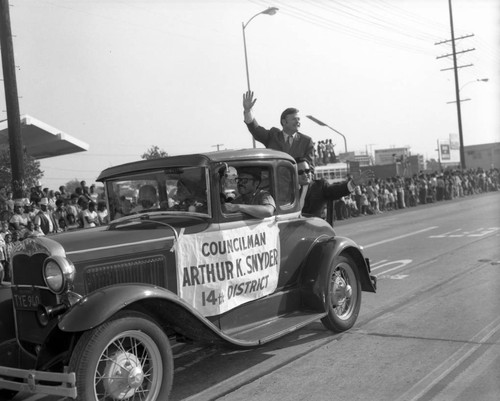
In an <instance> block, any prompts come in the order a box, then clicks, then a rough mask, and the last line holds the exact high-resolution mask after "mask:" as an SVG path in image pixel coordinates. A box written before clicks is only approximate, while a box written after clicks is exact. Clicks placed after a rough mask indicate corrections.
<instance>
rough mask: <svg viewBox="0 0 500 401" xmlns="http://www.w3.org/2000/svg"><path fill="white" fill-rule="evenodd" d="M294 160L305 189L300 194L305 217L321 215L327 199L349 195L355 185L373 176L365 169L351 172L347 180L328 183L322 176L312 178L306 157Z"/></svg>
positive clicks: (365, 181)
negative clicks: (359, 171) (316, 178)
mask: <svg viewBox="0 0 500 401" xmlns="http://www.w3.org/2000/svg"><path fill="white" fill-rule="evenodd" d="M296 161H297V172H298V174H299V185H300V186H301V191H304V190H305V191H307V192H306V194H305V196H301V199H304V201H303V202H304V203H303V205H302V215H304V216H306V217H313V216H314V217H321V213H322V212H323V209H324V208H325V206H326V202H327V201H329V200H338V199H340V198H342V197H343V196H346V195H349V194H350V193H351V192H353V191H354V188H356V186H357V185H365V184H366V183H367V182H368V181H369V180H370V179H372V178H373V176H374V173H373V172H372V171H370V170H367V171H363V172H361V173H356V174H353V175H352V177H351V178H350V179H349V180H347V181H344V182H341V183H333V184H330V183H329V182H328V181H326V180H325V179H324V178H321V179H318V180H315V179H313V178H312V174H313V171H312V169H311V167H310V165H309V162H308V161H307V160H306V159H303V158H298V159H296ZM301 195H304V194H301Z"/></svg>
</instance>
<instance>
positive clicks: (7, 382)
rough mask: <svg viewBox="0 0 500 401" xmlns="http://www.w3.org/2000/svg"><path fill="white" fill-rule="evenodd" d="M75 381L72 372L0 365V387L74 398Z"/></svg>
mask: <svg viewBox="0 0 500 401" xmlns="http://www.w3.org/2000/svg"><path fill="white" fill-rule="evenodd" d="M40 382H43V384H40ZM75 383H76V377H75V373H74V372H71V373H66V372H65V373H55V372H42V371H38V370H26V369H17V368H8V367H4V366H0V388H2V389H7V390H14V391H26V392H29V393H37V394H47V395H58V396H62V397H70V398H76V386H75Z"/></svg>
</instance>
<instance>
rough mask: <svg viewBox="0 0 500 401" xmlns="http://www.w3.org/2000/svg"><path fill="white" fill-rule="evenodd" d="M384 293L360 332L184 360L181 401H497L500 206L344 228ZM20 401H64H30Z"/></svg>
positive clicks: (176, 396) (317, 327)
mask: <svg viewBox="0 0 500 401" xmlns="http://www.w3.org/2000/svg"><path fill="white" fill-rule="evenodd" d="M336 231H337V233H338V234H339V235H345V236H347V237H350V238H352V239H354V240H355V241H356V242H357V243H358V244H360V245H362V246H364V248H365V251H366V253H367V256H369V258H370V260H371V262H372V270H373V272H374V273H375V274H376V275H377V276H378V280H379V281H378V293H377V294H369V293H363V300H362V307H361V314H360V316H359V318H358V321H357V323H356V325H355V326H354V328H353V329H352V330H350V331H349V332H347V333H344V334H341V335H332V334H331V333H330V332H328V331H327V330H326V329H324V328H323V326H322V325H321V324H320V323H319V322H318V323H314V324H312V325H310V326H308V327H306V328H305V329H303V330H300V331H299V332H297V333H293V334H291V335H289V336H286V337H285V338H282V339H280V340H278V341H276V342H273V343H271V344H268V345H266V346H264V347H261V348H258V349H254V350H245V351H238V350H231V349H222V350H220V349H212V348H205V349H201V348H194V347H184V348H183V349H180V348H179V349H178V357H177V358H176V370H175V379H174V388H173V392H172V399H173V400H223V401H238V400H252V401H258V400H262V401H264V400H266V401H267V400H271V399H280V400H281V401H286V400H381V401H387V400H395V401H408V400H412V401H417V400H418V401H423V400H464V401H465V400H471V399H474V400H480V401H483V400H497V399H498V394H499V393H500V380H499V375H498V372H500V317H499V314H498V307H499V305H500V300H499V295H498V294H500V280H499V278H500V247H499V246H498V244H499V243H500V241H499V239H500V194H499V193H490V194H484V195H477V196H471V197H467V198H463V199H457V200H453V201H449V202H444V203H440V204H434V205H425V206H419V207H417V208H413V209H407V210H402V211H395V212H390V213H386V214H382V215H377V216H369V217H358V218H355V219H351V220H346V221H341V222H337V224H336ZM16 399H17V400H30V401H33V400H44V401H48V400H49V399H51V400H55V399H56V398H49V397H40V396H22V397H17V398H16Z"/></svg>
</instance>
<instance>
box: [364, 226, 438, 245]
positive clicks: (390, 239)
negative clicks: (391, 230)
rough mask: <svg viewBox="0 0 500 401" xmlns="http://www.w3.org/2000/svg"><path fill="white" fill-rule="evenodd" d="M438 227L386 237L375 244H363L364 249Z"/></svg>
mask: <svg viewBox="0 0 500 401" xmlns="http://www.w3.org/2000/svg"><path fill="white" fill-rule="evenodd" d="M436 228H438V226H432V227H427V228H424V229H423V230H418V231H413V232H411V233H408V234H403V235H398V236H397V237H392V238H387V239H385V240H383V241H379V242H374V243H373V244H368V245H363V248H364V249H366V248H371V247H374V246H377V245H381V244H385V243H387V242H392V241H396V240H398V239H402V238H406V237H411V236H412V235H417V234H421V233H425V232H426V231H430V230H435V229H436Z"/></svg>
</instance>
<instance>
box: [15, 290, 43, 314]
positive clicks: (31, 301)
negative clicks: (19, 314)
mask: <svg viewBox="0 0 500 401" xmlns="http://www.w3.org/2000/svg"><path fill="white" fill-rule="evenodd" d="M12 295H13V297H12V298H13V301H14V306H15V307H16V309H21V310H37V308H38V304H40V289H39V288H36V287H13V288H12Z"/></svg>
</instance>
